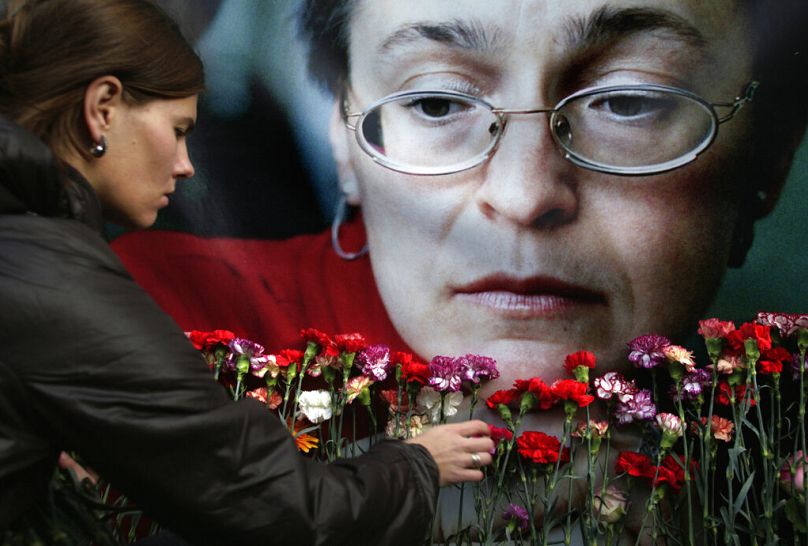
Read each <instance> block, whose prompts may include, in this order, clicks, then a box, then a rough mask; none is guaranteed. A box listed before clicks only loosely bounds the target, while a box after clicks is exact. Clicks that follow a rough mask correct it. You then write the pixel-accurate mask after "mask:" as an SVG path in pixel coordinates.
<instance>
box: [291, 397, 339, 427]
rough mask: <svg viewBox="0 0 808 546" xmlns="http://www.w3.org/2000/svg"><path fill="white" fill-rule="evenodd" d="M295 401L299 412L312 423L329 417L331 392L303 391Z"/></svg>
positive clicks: (320, 421)
mask: <svg viewBox="0 0 808 546" xmlns="http://www.w3.org/2000/svg"><path fill="white" fill-rule="evenodd" d="M297 403H298V406H299V407H300V413H302V414H303V415H304V416H305V417H306V419H308V420H309V421H311V422H312V423H314V424H319V423H322V422H323V421H326V420H328V419H331V393H329V392H328V391H326V390H315V391H303V392H301V393H300V396H299V397H298V399H297Z"/></svg>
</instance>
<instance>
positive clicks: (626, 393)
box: [593, 372, 637, 402]
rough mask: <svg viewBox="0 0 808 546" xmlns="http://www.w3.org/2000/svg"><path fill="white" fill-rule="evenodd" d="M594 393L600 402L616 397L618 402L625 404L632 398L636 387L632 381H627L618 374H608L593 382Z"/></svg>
mask: <svg viewBox="0 0 808 546" xmlns="http://www.w3.org/2000/svg"><path fill="white" fill-rule="evenodd" d="M593 383H594V385H595V393H596V394H597V395H598V398H600V399H601V400H609V399H611V397H612V396H616V397H617V399H618V400H620V402H626V401H628V400H631V399H632V398H633V397H634V394H635V393H636V392H637V386H636V385H635V384H634V381H628V380H627V379H626V378H625V377H623V375H622V374H620V373H618V372H608V373H605V374H603V375H602V376H601V377H596V378H595V380H594V381H593Z"/></svg>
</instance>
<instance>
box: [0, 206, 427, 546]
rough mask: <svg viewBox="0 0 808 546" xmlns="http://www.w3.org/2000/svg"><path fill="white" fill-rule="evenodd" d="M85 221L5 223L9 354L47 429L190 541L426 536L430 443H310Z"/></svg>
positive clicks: (2, 271)
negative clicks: (231, 383)
mask: <svg viewBox="0 0 808 546" xmlns="http://www.w3.org/2000/svg"><path fill="white" fill-rule="evenodd" d="M36 220H37V219H32V220H31V222H34V223H35V222H36ZM40 222H46V220H40ZM49 222H53V223H59V222H58V221H49ZM82 230H84V231H86V230H85V228H83V227H81V226H77V225H76V224H75V222H69V221H63V222H61V225H60V226H59V227H58V228H53V229H48V230H45V232H42V230H39V231H37V230H36V229H34V230H32V229H31V227H30V226H29V227H28V228H27V229H23V230H21V231H20V232H19V233H16V234H15V233H10V232H8V231H7V230H6V231H4V232H3V233H2V234H0V249H2V251H3V254H4V259H3V263H2V264H0V308H2V309H4V310H5V309H15V312H14V313H4V314H3V316H4V318H3V319H2V320H3V328H0V344H1V345H2V346H3V347H4V358H3V363H2V364H0V365H5V366H9V367H10V368H11V372H12V373H14V374H15V375H16V376H17V377H18V378H19V380H20V382H21V383H22V384H23V385H25V388H26V389H27V390H28V399H29V400H30V405H31V407H30V410H31V412H32V413H33V414H34V415H35V416H36V419H37V421H38V423H39V425H40V426H41V427H42V428H41V435H42V437H43V438H46V439H49V440H50V443H51V444H52V445H53V446H54V447H57V448H65V449H74V450H76V451H78V452H79V453H81V454H82V456H84V457H85V458H86V459H87V460H88V462H89V463H90V464H91V465H92V466H93V467H94V468H96V469H97V470H98V471H99V472H100V473H101V474H102V475H104V476H105V477H107V478H108V479H109V480H110V481H112V482H113V483H115V484H117V486H118V487H120V488H121V489H122V490H123V491H124V492H126V493H127V494H128V495H129V496H130V497H131V498H133V499H134V500H135V501H136V502H138V503H139V504H140V505H141V506H142V507H143V508H144V509H145V510H146V511H147V512H148V513H150V514H151V515H153V516H154V517H155V518H157V519H158V520H159V521H161V522H163V523H164V524H165V525H166V526H168V527H170V528H172V529H174V530H175V531H177V532H178V533H179V534H181V535H183V536H185V537H187V538H188V539H189V540H191V541H193V542H194V543H199V544H402V545H404V544H407V545H410V544H417V543H419V542H420V541H421V540H423V538H424V536H425V533H426V532H427V526H428V524H429V521H430V519H431V517H432V514H434V511H435V500H436V496H437V478H438V476H437V468H436V466H435V463H434V461H433V460H432V458H431V456H430V455H429V454H428V452H426V451H425V450H424V449H423V448H421V447H419V446H415V445H411V444H404V443H401V442H383V443H381V444H379V445H378V446H376V447H375V448H374V449H373V450H371V451H370V452H368V453H367V454H365V455H363V456H361V457H358V458H355V459H348V460H341V461H338V462H336V463H334V464H330V465H326V464H321V463H316V462H314V461H311V460H309V459H306V458H304V457H303V456H301V455H299V454H298V452H297V450H296V448H295V445H294V442H293V440H292V438H291V437H290V435H289V434H288V432H287V431H286V429H285V428H284V427H283V426H282V424H281V423H280V421H279V420H278V419H277V418H276V417H275V416H274V415H273V414H271V413H270V412H268V411H267V410H266V409H265V408H264V407H263V406H262V405H261V404H259V403H257V402H256V401H254V400H249V399H248V400H241V401H239V402H232V401H231V400H230V399H229V397H228V396H227V394H226V393H225V392H224V390H223V389H221V388H220V387H219V386H218V385H217V384H216V383H214V382H213V381H212V379H211V378H210V376H209V372H208V370H207V367H206V365H205V363H204V361H203V360H202V358H201V357H200V355H199V354H198V352H197V351H196V350H195V349H194V348H193V347H192V346H191V344H190V343H189V342H188V341H187V340H186V339H185V336H184V334H183V333H182V331H181V330H180V329H179V328H178V327H177V326H176V325H175V324H174V323H173V321H172V320H171V319H170V318H169V317H167V316H166V315H165V314H163V313H162V312H161V311H159V309H158V308H157V306H156V305H155V304H154V303H153V301H152V300H151V299H150V298H149V297H148V296H147V295H145V294H144V293H143V292H142V290H140V288H139V287H138V286H137V285H136V284H135V283H134V282H133V281H132V280H131V278H130V277H129V276H128V274H127V273H126V272H125V271H124V270H123V268H122V266H121V265H120V263H119V262H118V261H117V259H116V258H115V257H114V255H113V254H112V253H111V252H110V251H109V249H108V248H107V247H106V245H105V244H104V243H103V241H101V239H100V238H97V239H98V241H94V240H88V238H87V237H86V236H84V235H83V234H82V233H81V232H82ZM73 231H77V233H76V234H72V232H73ZM87 233H89V232H87ZM8 257H10V259H7V258H8ZM202 297H204V296H202ZM268 312H271V310H268Z"/></svg>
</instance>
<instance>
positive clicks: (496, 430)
mask: <svg viewBox="0 0 808 546" xmlns="http://www.w3.org/2000/svg"><path fill="white" fill-rule="evenodd" d="M488 430H489V432H490V435H491V440H493V441H494V449H492V450H491V454H492V455H493V454H494V453H496V451H497V448H498V447H499V444H500V442H502V440H505V441H507V442H510V441H511V439H513V432H511V431H510V430H508V429H507V428H502V427H495V426H494V425H488Z"/></svg>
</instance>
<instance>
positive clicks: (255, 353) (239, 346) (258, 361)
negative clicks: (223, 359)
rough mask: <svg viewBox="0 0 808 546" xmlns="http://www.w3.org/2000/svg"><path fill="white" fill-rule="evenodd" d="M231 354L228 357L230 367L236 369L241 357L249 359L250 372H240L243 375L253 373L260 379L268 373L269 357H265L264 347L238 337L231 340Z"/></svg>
mask: <svg viewBox="0 0 808 546" xmlns="http://www.w3.org/2000/svg"><path fill="white" fill-rule="evenodd" d="M230 351H231V354H230V355H229V356H228V361H227V364H228V367H230V368H231V369H236V368H237V367H238V361H239V356H245V357H247V359H248V361H249V370H238V371H239V372H241V373H246V372H247V371H250V372H253V373H254V374H255V375H257V376H258V377H263V376H264V374H265V373H266V372H267V368H266V366H267V364H268V361H269V356H268V355H264V346H263V345H259V344H258V343H255V342H253V341H250V340H248V339H244V338H240V337H236V338H233V339H232V340H230Z"/></svg>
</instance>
